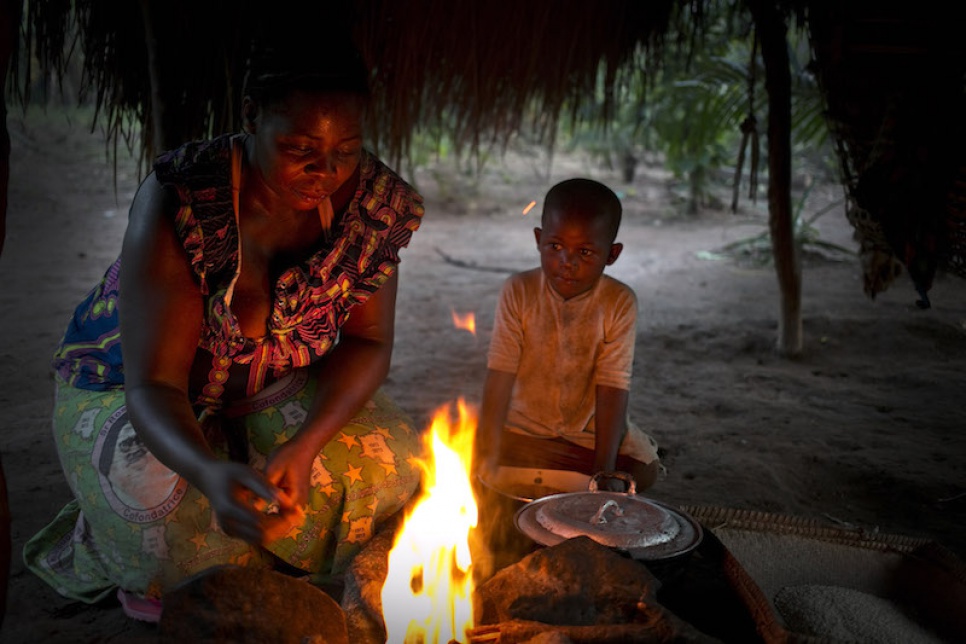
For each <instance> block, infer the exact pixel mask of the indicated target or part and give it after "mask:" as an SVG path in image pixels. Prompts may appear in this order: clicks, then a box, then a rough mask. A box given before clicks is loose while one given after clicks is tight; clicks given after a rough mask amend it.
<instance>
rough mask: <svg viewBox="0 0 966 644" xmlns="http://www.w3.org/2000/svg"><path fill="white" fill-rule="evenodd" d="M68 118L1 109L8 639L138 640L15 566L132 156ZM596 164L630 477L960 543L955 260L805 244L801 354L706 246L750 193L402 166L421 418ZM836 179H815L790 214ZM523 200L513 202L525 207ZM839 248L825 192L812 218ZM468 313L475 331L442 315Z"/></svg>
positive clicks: (471, 363)
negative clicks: (632, 448) (628, 332)
mask: <svg viewBox="0 0 966 644" xmlns="http://www.w3.org/2000/svg"><path fill="white" fill-rule="evenodd" d="M88 125H89V120H88V119H87V118H86V117H79V116H76V115H75V116H74V118H73V125H69V124H68V122H67V121H66V120H65V118H64V115H63V114H61V113H56V114H55V113H51V114H47V115H44V114H43V113H41V112H39V111H38V112H31V113H30V114H29V115H28V117H27V118H26V119H23V118H21V117H20V116H18V115H16V114H14V115H13V116H11V118H10V126H11V129H12V130H13V132H12V134H13V156H12V159H11V167H12V171H11V172H12V176H11V190H12V193H11V195H10V209H9V222H8V227H9V229H8V234H7V241H6V247H5V248H4V250H3V255H2V257H0V285H2V286H0V307H2V316H0V338H2V340H0V414H2V416H0V417H2V421H0V422H2V424H0V427H2V430H3V434H2V443H0V454H2V459H3V468H4V471H5V474H6V478H7V485H8V489H9V498H10V506H11V514H12V538H13V552H12V562H11V567H12V572H11V578H10V582H9V599H8V604H7V608H6V615H5V621H4V623H3V627H2V630H0V640H2V641H4V642H39V641H43V642H130V641H150V639H151V638H152V636H153V633H154V631H153V630H152V629H153V627H150V626H145V625H143V624H139V623H135V622H132V621H130V620H128V619H127V618H125V617H124V615H123V614H122V613H121V610H120V608H119V607H118V605H117V603H116V602H112V601H108V602H105V603H104V604H103V605H99V606H94V607H88V606H83V605H79V604H76V603H71V602H69V601H67V600H64V599H63V598H61V597H59V596H58V595H57V594H56V593H55V592H54V591H53V590H52V589H50V588H48V587H47V586H45V585H44V584H43V583H42V582H40V581H39V580H38V579H37V578H35V577H34V576H33V575H32V574H31V573H29V572H27V571H26V570H25V569H24V566H23V563H22V560H21V550H22V547H23V544H24V542H25V541H26V540H27V539H28V538H29V537H30V536H31V535H33V533H34V532H35V531H36V530H38V529H39V528H40V527H41V526H42V525H43V524H45V523H46V522H48V521H49V520H51V519H52V518H53V516H54V515H55V513H56V512H57V510H58V509H59V508H60V506H61V505H62V504H63V503H64V502H66V501H67V500H68V488H67V485H66V484H65V482H64V478H63V475H62V473H61V470H60V466H59V463H58V461H57V456H56V453H55V451H54V448H53V444H52V441H51V438H50V424H49V414H50V411H51V403H52V394H53V383H52V380H51V377H50V374H49V369H48V362H49V358H50V356H51V354H52V352H53V350H54V347H55V345H56V343H57V341H58V340H59V338H60V335H61V333H62V331H63V329H64V326H65V324H66V322H67V320H68V317H69V315H70V313H71V311H72V310H73V307H74V306H75V305H76V304H77V302H78V301H79V300H80V299H81V298H82V297H83V296H84V294H85V293H86V292H87V290H88V289H89V288H90V287H91V286H93V284H94V283H95V282H96V281H97V279H98V278H99V277H100V276H101V274H102V272H103V271H104V269H105V268H106V267H107V266H108V264H109V263H110V262H111V261H112V260H113V258H114V256H115V254H116V253H117V251H118V249H119V248H120V240H121V235H122V233H123V229H124V225H125V220H126V210H127V206H128V204H129V202H130V199H131V198H132V196H133V193H134V190H135V187H136V182H137V168H136V166H135V164H134V163H133V162H132V161H131V160H130V159H128V158H126V157H125V155H124V154H121V155H119V161H118V165H117V168H116V185H115V168H114V167H113V166H112V164H111V163H110V162H109V160H108V159H107V158H106V157H105V154H104V139H103V137H102V136H101V135H100V134H98V133H91V132H90V131H89V129H90V128H89V127H88ZM575 175H585V176H593V177H595V178H599V179H601V180H603V181H605V182H607V183H609V184H610V185H612V186H613V187H614V188H615V189H617V190H619V191H621V194H622V196H623V198H624V203H625V218H624V223H623V225H622V229H621V233H620V241H622V242H623V243H624V245H625V250H624V254H623V255H622V256H621V257H620V259H619V260H618V261H617V263H616V264H614V265H613V266H612V267H610V268H609V269H608V270H609V272H610V273H611V274H612V275H614V276H615V277H617V278H618V279H621V280H623V281H625V282H627V283H628V284H630V285H631V286H632V287H634V289H635V290H636V291H637V293H638V297H639V300H640V305H641V316H640V320H641V322H640V328H639V331H638V345H637V356H636V366H635V373H634V377H635V380H634V385H633V390H632V394H631V400H632V414H633V416H634V418H635V419H637V420H638V421H639V422H640V423H641V424H642V425H643V426H645V427H647V428H648V429H649V431H650V432H651V433H652V435H653V436H654V437H655V438H656V439H657V440H658V442H659V443H660V445H661V446H662V448H663V450H665V459H664V462H665V464H666V465H667V468H668V472H667V476H666V477H665V478H663V479H662V480H660V481H659V482H658V483H657V485H656V486H655V487H654V488H652V489H651V490H650V491H649V495H650V496H652V497H653V498H655V499H659V500H661V501H664V502H667V503H671V504H680V505H713V506H722V507H728V508H741V509H751V510H762V511H767V512H775V513H781V514H788V515H794V516H799V517H805V518H809V519H814V520H820V521H823V522H828V523H829V524H830V525H835V526H849V527H854V528H855V529H856V530H863V531H867V532H873V533H874V532H877V531H878V532H883V533H890V534H899V535H906V536H910V537H923V538H929V539H933V540H935V541H938V542H939V543H940V544H942V545H944V546H946V547H947V548H949V549H950V550H952V551H953V552H954V553H955V554H957V555H958V556H959V557H960V558H963V559H966V531H964V530H963V526H964V525H966V465H964V458H966V431H964V430H966V406H964V403H963V396H964V392H966V376H964V371H963V360H964V357H966V282H964V281H963V280H961V279H957V278H953V277H940V278H939V279H937V281H936V284H935V286H934V287H933V289H932V291H931V292H930V296H931V299H932V303H933V307H932V308H931V309H928V310H920V309H919V308H917V307H916V306H915V299H916V294H915V292H914V291H913V289H912V286H911V283H910V282H909V280H908V278H906V277H905V276H903V277H900V278H899V280H898V281H897V282H896V283H895V284H894V285H893V286H892V288H890V289H889V290H888V291H887V292H885V293H883V294H881V295H879V296H878V297H877V298H876V299H875V300H874V301H873V300H870V299H868V298H867V297H866V296H865V295H864V294H863V292H862V280H861V274H860V269H859V266H858V262H857V260H856V259H854V258H847V259H844V260H834V261H833V259H832V258H830V257H828V256H826V257H816V256H812V255H809V256H807V257H806V259H805V261H804V266H803V298H802V303H803V311H804V316H803V317H804V330H805V352H804V355H803V356H802V357H801V359H799V360H794V361H791V360H785V359H782V358H779V357H777V356H776V354H775V352H774V351H773V348H774V344H775V339H776V337H777V319H778V286H777V280H776V278H775V275H774V272H773V270H772V268H770V267H756V266H751V265H747V264H743V263H739V262H736V261H732V260H725V259H717V260H713V259H708V258H707V256H706V255H702V253H703V252H705V251H713V250H715V249H718V248H720V247H722V246H723V245H724V244H726V243H728V242H730V241H734V240H739V239H743V238H747V237H750V236H752V235H757V234H759V233H761V232H762V231H763V230H764V226H765V223H766V220H767V215H766V211H765V200H764V199H763V198H762V199H760V200H759V202H758V203H757V204H752V203H748V202H744V203H743V205H742V208H741V211H740V212H739V213H738V214H732V213H730V212H728V211H725V210H705V211H702V212H701V213H699V214H698V215H697V216H693V215H692V216H687V215H683V214H681V212H680V208H679V206H678V204H677V203H676V201H675V198H674V196H673V194H672V192H671V191H670V190H669V179H670V177H668V176H666V175H664V174H662V173H661V172H660V171H658V170H657V169H654V168H649V169H644V171H643V172H641V173H639V176H638V178H637V179H635V181H634V182H633V183H631V184H623V183H621V182H620V180H619V178H618V177H617V175H616V173H614V172H612V171H609V170H604V169H602V168H601V167H599V166H598V165H596V164H593V163H591V162H590V161H588V160H583V159H581V158H579V157H565V158H557V159H555V160H554V162H553V164H552V165H550V164H548V163H547V160H546V159H545V158H543V157H540V156H539V155H538V156H527V155H512V156H511V157H508V159H507V160H506V163H502V164H501V163H499V162H498V161H493V162H491V163H490V164H489V165H488V166H487V169H486V171H485V172H484V174H483V176H482V177H480V178H479V179H478V180H472V179H470V178H468V177H467V176H465V175H461V174H459V173H455V172H453V170H452V168H451V167H449V166H447V165H445V164H441V165H439V166H431V167H424V168H421V169H419V170H418V171H417V172H416V173H415V181H416V183H417V185H418V186H419V188H420V189H421V190H422V191H423V192H424V194H425V196H426V200H427V209H426V217H425V220H424V223H423V226H422V228H421V229H420V230H419V231H418V232H417V233H416V235H415V236H414V238H413V242H412V244H411V246H410V247H409V248H408V249H407V250H406V251H404V254H403V263H402V265H401V276H402V286H401V292H400V296H399V307H398V316H397V344H396V350H395V354H394V363H393V367H392V371H391V374H390V377H389V381H388V383H387V389H388V390H389V392H390V393H391V394H392V395H393V396H394V397H396V399H397V400H399V401H400V403H401V404H402V405H403V407H404V408H406V409H407V410H408V411H409V412H410V413H411V414H412V415H413V417H414V419H415V420H416V421H417V424H419V425H420V426H426V424H427V423H428V421H429V419H430V418H431V416H432V414H433V412H434V411H435V410H436V409H438V408H439V407H440V406H442V405H446V404H449V403H452V402H454V401H455V400H456V399H458V398H460V397H463V398H465V399H466V400H467V401H469V402H470V403H476V402H478V400H479V394H480V390H481V387H482V382H483V376H484V372H485V353H486V346H487V342H488V338H489V331H490V328H491V325H492V319H493V316H492V314H493V307H494V305H495V301H496V296H497V293H498V291H499V288H500V285H501V283H502V280H503V279H504V278H505V277H506V276H507V275H508V274H509V272H510V271H515V270H520V269H524V268H529V267H531V266H535V265H536V264H537V261H538V260H537V255H536V249H535V247H534V243H533V235H532V232H531V230H532V228H533V227H534V226H535V225H537V218H538V213H539V200H540V199H541V197H542V195H543V194H544V193H545V192H546V190H547V189H548V188H549V187H550V185H552V184H553V183H555V182H556V181H558V180H560V179H562V178H565V177H569V176H575ZM840 198H841V190H840V189H839V188H837V187H835V186H829V187H823V188H821V189H816V190H813V191H812V193H811V194H810V195H809V197H808V201H807V202H806V206H805V210H806V212H816V211H818V210H819V209H821V208H824V207H825V206H826V205H828V204H829V203H832V202H834V201H836V200H838V199H840ZM531 200H537V201H538V205H537V207H536V208H535V209H534V210H533V211H532V212H531V213H530V214H528V215H526V216H525V215H523V214H522V210H523V208H524V207H525V206H526V205H527V204H528V203H529V202H530V201H531ZM815 225H816V226H817V227H818V228H819V230H820V231H821V235H822V238H823V239H825V240H828V241H832V242H835V243H838V244H841V245H844V246H847V247H849V248H854V247H855V243H854V242H853V241H852V239H851V228H850V227H849V225H848V223H847V222H846V220H845V217H844V214H843V211H842V208H841V206H839V207H837V208H834V209H833V210H831V211H830V212H829V213H828V214H826V215H824V216H822V217H821V218H820V219H819V220H818V221H817V222H816V224H815ZM454 312H456V313H458V314H461V315H462V314H466V313H474V314H475V316H476V323H477V333H476V334H475V335H473V334H470V333H469V332H467V331H465V330H461V329H458V328H456V327H455V326H454V324H453V319H452V315H453V313H454Z"/></svg>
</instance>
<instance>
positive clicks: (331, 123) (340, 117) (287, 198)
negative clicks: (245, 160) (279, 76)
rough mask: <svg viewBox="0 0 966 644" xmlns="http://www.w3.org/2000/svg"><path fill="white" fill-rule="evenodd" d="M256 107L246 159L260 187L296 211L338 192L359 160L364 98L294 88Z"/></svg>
mask: <svg viewBox="0 0 966 644" xmlns="http://www.w3.org/2000/svg"><path fill="white" fill-rule="evenodd" d="M245 100H246V106H245V107H246V110H250V109H252V106H254V113H255V116H254V118H253V119H250V120H249V121H248V127H249V131H250V132H252V133H253V134H254V152H253V154H252V156H251V157H250V160H251V162H252V163H253V165H254V168H255V170H256V171H257V172H258V173H259V174H260V178H261V180H262V184H263V186H262V188H263V189H264V190H266V191H267V192H268V194H269V196H270V198H272V199H273V200H280V201H281V205H283V206H287V207H289V208H292V209H294V210H313V209H316V208H317V207H318V206H319V204H320V203H321V202H322V201H323V200H324V199H325V198H326V197H331V196H332V195H333V194H335V193H336V191H337V190H339V188H340V187H342V188H343V190H345V189H348V188H351V186H348V185H347V184H346V181H347V179H349V177H351V176H352V175H353V173H354V172H355V171H356V169H357V168H358V167H359V161H360V159H361V158H362V117H363V105H362V100H361V99H360V98H359V97H357V96H354V95H352V94H347V93H325V94H323V93H311V92H305V91H296V92H294V93H292V94H290V95H289V96H288V98H286V99H285V100H283V101H279V102H276V103H272V104H270V105H267V106H264V107H262V106H258V105H254V104H253V103H251V101H250V99H247V98H246V99H245Z"/></svg>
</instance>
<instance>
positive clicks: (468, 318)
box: [453, 309, 476, 335]
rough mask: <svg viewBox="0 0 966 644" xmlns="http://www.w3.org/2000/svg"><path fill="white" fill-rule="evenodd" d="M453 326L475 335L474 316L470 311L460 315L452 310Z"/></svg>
mask: <svg viewBox="0 0 966 644" xmlns="http://www.w3.org/2000/svg"><path fill="white" fill-rule="evenodd" d="M453 326H455V327H456V328H457V329H463V330H465V331H469V332H470V333H472V334H473V335H476V316H475V315H473V313H472V311H471V312H470V313H467V314H465V315H460V314H459V313H457V312H456V310H455V309H454V310H453Z"/></svg>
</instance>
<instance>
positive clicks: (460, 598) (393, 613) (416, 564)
mask: <svg viewBox="0 0 966 644" xmlns="http://www.w3.org/2000/svg"><path fill="white" fill-rule="evenodd" d="M449 412H450V410H449V408H448V407H442V408H441V409H439V410H438V411H437V412H436V415H435V416H434V418H433V423H432V426H431V428H430V430H429V432H428V433H427V435H426V438H425V441H426V452H427V456H426V458H425V460H422V461H420V466H421V467H422V468H423V475H424V476H423V492H422V495H421V496H420V498H419V500H418V501H417V503H416V504H415V505H414V506H413V509H412V511H411V512H410V513H409V514H408V515H407V516H406V518H405V523H404V524H403V525H402V527H401V528H400V529H399V532H398V533H397V535H396V538H395V541H394V542H393V547H392V550H391V551H390V552H389V558H388V572H387V575H386V581H385V584H384V585H383V588H382V613H383V620H384V622H385V626H386V636H387V637H386V641H387V642H389V643H391V644H394V643H397V642H399V643H403V642H405V643H416V642H420V643H422V644H438V643H440V642H453V641H462V642H467V641H469V639H468V637H467V635H466V633H467V632H468V631H469V630H470V629H471V628H472V627H473V626H474V618H473V604H472V597H473V590H474V588H473V576H472V561H471V556H470V532H471V530H472V529H473V528H475V527H476V523H477V506H476V500H475V498H474V496H473V489H472V486H471V479H470V474H469V473H470V472H471V471H472V470H471V467H470V465H471V459H472V446H473V436H474V433H475V430H476V418H475V417H474V416H473V415H472V414H471V413H470V411H469V409H468V408H467V406H466V404H465V403H464V402H463V401H462V400H460V401H459V402H458V412H459V414H458V416H459V422H458V424H457V426H456V427H453V426H451V425H450V424H449V416H450V413H449Z"/></svg>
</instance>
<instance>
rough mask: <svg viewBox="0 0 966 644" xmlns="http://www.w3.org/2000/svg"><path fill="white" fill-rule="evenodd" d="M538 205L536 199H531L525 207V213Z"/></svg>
mask: <svg viewBox="0 0 966 644" xmlns="http://www.w3.org/2000/svg"><path fill="white" fill-rule="evenodd" d="M536 205H537V202H536V201H531V202H530V203H528V204H527V207H526V208H524V209H523V214H524V215H525V214H527V213H528V212H530V211H531V210H533V207H534V206H536Z"/></svg>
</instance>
